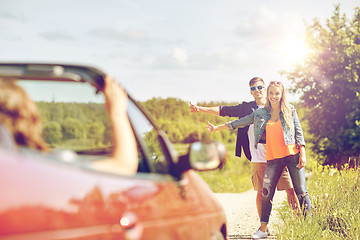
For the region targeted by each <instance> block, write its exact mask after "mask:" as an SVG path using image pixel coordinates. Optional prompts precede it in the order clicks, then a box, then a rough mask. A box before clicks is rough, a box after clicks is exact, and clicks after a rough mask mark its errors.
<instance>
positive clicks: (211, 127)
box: [206, 122, 217, 133]
mask: <svg viewBox="0 0 360 240" xmlns="http://www.w3.org/2000/svg"><path fill="white" fill-rule="evenodd" d="M206 129H207V130H208V131H209V133H212V132H215V131H216V130H217V129H216V126H215V125H213V124H211V122H208V125H207V126H206Z"/></svg>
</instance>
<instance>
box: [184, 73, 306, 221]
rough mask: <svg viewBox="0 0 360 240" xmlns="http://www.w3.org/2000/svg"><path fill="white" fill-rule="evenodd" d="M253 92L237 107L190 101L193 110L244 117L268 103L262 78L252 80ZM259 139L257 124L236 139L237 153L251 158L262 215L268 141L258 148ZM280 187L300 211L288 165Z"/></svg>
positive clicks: (257, 199) (251, 88)
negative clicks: (205, 105) (206, 104)
mask: <svg viewBox="0 0 360 240" xmlns="http://www.w3.org/2000/svg"><path fill="white" fill-rule="evenodd" d="M249 86H250V93H251V95H252V96H253V97H254V100H255V101H251V102H242V103H241V104H239V105H236V106H215V107H202V106H197V105H194V104H191V102H190V111H191V112H193V113H196V112H203V113H207V114H212V115H215V116H222V117H225V116H228V117H238V118H241V117H244V116H247V115H249V114H251V113H252V112H253V111H254V110H256V109H257V108H261V107H264V106H265V103H266V88H265V82H264V80H263V79H262V78H259V77H254V78H252V79H251V80H250V82H249ZM254 142H255V139H254V125H253V124H252V125H250V126H249V127H245V128H239V129H238V134H237V139H236V149H235V156H237V157H241V152H242V150H243V151H244V154H245V156H246V158H247V159H249V160H250V161H251V163H252V164H251V166H252V176H251V180H252V184H253V186H254V189H255V191H257V195H256V208H257V211H258V214H259V218H260V217H261V199H262V185H263V179H264V173H265V165H266V158H265V156H266V144H265V140H260V142H259V144H258V147H257V149H255V146H254V145H255V144H254ZM277 189H278V190H286V194H287V200H288V203H289V205H290V207H291V208H292V209H294V210H298V208H299V201H298V199H297V197H296V195H295V191H294V188H293V186H292V183H291V179H290V175H289V172H288V170H287V168H285V169H284V171H283V173H282V175H281V177H280V180H279V183H278V185H277Z"/></svg>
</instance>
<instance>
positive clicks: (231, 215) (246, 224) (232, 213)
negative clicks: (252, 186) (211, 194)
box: [215, 190, 287, 240]
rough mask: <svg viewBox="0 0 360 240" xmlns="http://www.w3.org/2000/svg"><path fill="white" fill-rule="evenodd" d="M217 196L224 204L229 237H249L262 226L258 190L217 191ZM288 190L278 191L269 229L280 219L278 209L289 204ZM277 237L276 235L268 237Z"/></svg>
mask: <svg viewBox="0 0 360 240" xmlns="http://www.w3.org/2000/svg"><path fill="white" fill-rule="evenodd" d="M215 196H216V197H217V199H218V200H219V201H220V203H221V204H222V206H223V208H224V210H225V214H226V218H227V227H228V239H229V240H230V239H249V236H250V235H251V234H253V233H254V232H255V231H256V230H257V229H258V228H259V226H260V220H259V216H258V214H257V211H256V204H255V198H256V192H255V191H254V190H249V191H247V192H244V193H239V194H237V193H216V194H215ZM284 201H286V192H285V191H276V193H275V196H274V200H273V202H274V205H273V210H272V212H271V217H270V222H269V225H268V226H269V229H270V231H271V229H273V227H272V226H273V225H274V224H275V223H276V222H277V221H278V217H277V211H276V210H277V209H278V207H279V206H280V205H283V204H287V203H286V202H284ZM268 238H270V239H275V237H274V236H270V237H268Z"/></svg>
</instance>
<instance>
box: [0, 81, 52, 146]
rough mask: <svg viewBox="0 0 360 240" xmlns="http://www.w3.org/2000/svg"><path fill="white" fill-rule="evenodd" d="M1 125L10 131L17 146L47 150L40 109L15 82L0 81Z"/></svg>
mask: <svg viewBox="0 0 360 240" xmlns="http://www.w3.org/2000/svg"><path fill="white" fill-rule="evenodd" d="M0 123H1V124H3V125H4V126H5V127H6V128H7V129H8V130H9V131H10V133H11V134H12V135H13V137H14V140H15V142H16V143H17V145H20V146H27V147H29V148H33V149H39V150H46V149H47V145H46V143H45V141H44V140H43V138H42V123H41V119H40V114H39V112H38V109H37V107H36V105H35V103H34V102H33V101H32V100H31V98H30V97H29V96H28V95H27V93H26V92H25V91H24V90H23V89H22V88H21V87H20V86H18V85H17V84H15V83H14V81H4V80H1V79H0Z"/></svg>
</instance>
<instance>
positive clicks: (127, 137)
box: [0, 76, 138, 175]
mask: <svg viewBox="0 0 360 240" xmlns="http://www.w3.org/2000/svg"><path fill="white" fill-rule="evenodd" d="M104 80H105V84H104V89H103V93H104V96H105V106H106V110H107V112H108V115H109V119H110V123H111V130H112V138H113V139H112V143H113V151H112V155H111V156H110V157H109V158H108V159H103V160H101V161H96V162H94V163H92V167H94V168H96V169H99V170H101V171H105V172H112V173H116V174H123V175H134V174H136V172H137V169H138V155H137V146H136V140H135V136H134V134H133V132H132V128H131V124H130V121H129V119H128V116H127V102H128V96H127V94H126V93H125V91H124V90H123V89H122V88H121V87H120V86H119V85H118V84H117V83H116V82H115V80H114V79H113V78H111V77H109V76H105V78H104ZM42 131H43V130H42V123H41V119H40V114H39V111H38V109H37V107H36V105H35V103H34V102H33V101H32V99H31V98H30V97H29V96H28V94H27V93H26V92H25V91H24V89H22V88H21V87H20V86H19V85H17V84H16V83H15V81H4V80H1V79H0V148H4V149H11V148H14V149H15V148H16V147H15V146H14V145H16V146H24V147H28V148H31V149H36V150H40V151H45V152H46V151H48V148H49V147H48V144H46V142H45V141H44V140H43V138H42ZM9 133H10V134H9ZM14 143H15V144H14Z"/></svg>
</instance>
